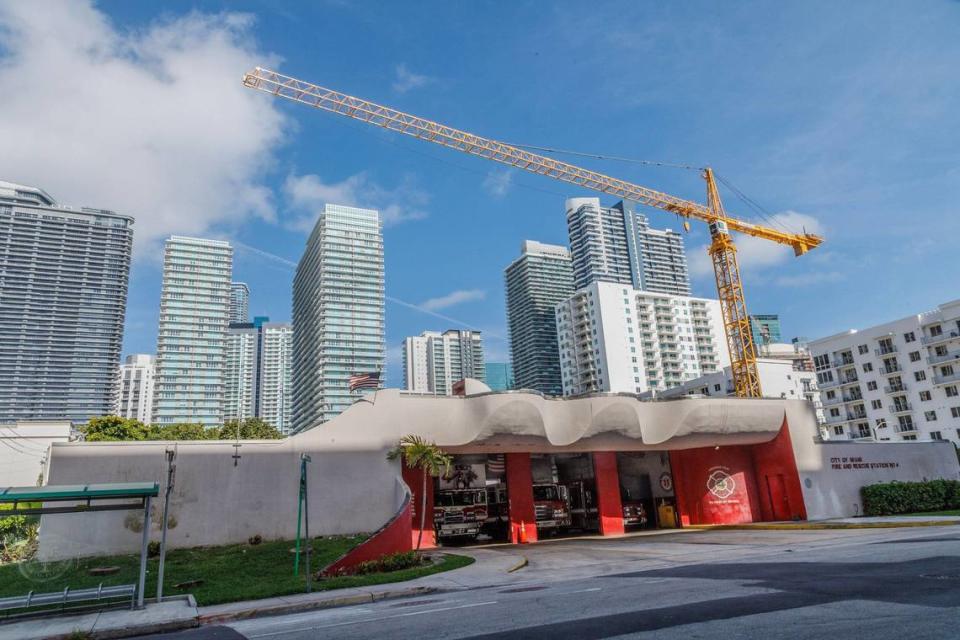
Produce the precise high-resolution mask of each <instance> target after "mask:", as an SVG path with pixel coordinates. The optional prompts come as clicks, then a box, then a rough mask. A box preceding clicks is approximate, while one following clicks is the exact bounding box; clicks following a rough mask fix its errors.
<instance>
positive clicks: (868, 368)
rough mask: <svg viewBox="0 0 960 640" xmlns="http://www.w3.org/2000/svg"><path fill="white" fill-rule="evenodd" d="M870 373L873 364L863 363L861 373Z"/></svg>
mask: <svg viewBox="0 0 960 640" xmlns="http://www.w3.org/2000/svg"><path fill="white" fill-rule="evenodd" d="M871 371H873V363H872V362H865V363H864V365H863V372H864V373H870V372H871Z"/></svg>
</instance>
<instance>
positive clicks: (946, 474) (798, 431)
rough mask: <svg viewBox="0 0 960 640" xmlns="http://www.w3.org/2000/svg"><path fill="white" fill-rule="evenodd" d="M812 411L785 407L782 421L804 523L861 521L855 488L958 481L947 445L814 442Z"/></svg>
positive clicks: (958, 467) (954, 459)
mask: <svg viewBox="0 0 960 640" xmlns="http://www.w3.org/2000/svg"><path fill="white" fill-rule="evenodd" d="M811 412H812V407H810V406H809V405H805V404H803V403H789V404H788V410H787V420H788V422H789V424H790V438H791V440H792V442H793V448H794V452H795V453H796V460H797V470H798V471H799V473H800V485H801V487H802V489H803V499H804V502H805V504H806V507H807V518H808V519H809V520H822V519H825V518H840V517H852V516H859V515H863V501H862V500H861V498H860V488H861V487H863V486H865V485H868V484H875V483H878V482H892V481H894V480H898V481H901V482H920V481H925V480H933V479H936V478H947V479H951V480H956V479H960V465H958V463H957V454H956V452H955V450H954V446H953V444H952V443H950V442H946V441H941V442H863V443H859V442H842V441H839V442H838V441H834V442H824V443H818V442H815V441H814V437H813V435H812V434H811V432H810V429H809V426H807V427H804V426H802V425H804V424H806V425H809V420H811V415H810V414H811Z"/></svg>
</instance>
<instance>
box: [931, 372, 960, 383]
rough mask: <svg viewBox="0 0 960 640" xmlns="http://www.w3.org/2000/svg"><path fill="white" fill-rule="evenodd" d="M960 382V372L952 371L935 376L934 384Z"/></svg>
mask: <svg viewBox="0 0 960 640" xmlns="http://www.w3.org/2000/svg"><path fill="white" fill-rule="evenodd" d="M952 382H960V373H951V374H948V375H943V376H933V384H950V383H952Z"/></svg>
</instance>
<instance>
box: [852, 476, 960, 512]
mask: <svg viewBox="0 0 960 640" xmlns="http://www.w3.org/2000/svg"><path fill="white" fill-rule="evenodd" d="M860 495H861V496H862V497H863V514H864V515H867V516H888V515H893V514H897V513H917V512H922V511H945V510H948V509H960V480H930V481H929V482H887V483H882V484H871V485H867V486H865V487H861V488H860Z"/></svg>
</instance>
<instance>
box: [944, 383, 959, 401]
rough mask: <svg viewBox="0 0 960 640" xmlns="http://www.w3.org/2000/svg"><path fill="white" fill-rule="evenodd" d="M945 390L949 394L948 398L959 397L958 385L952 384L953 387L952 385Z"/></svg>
mask: <svg viewBox="0 0 960 640" xmlns="http://www.w3.org/2000/svg"><path fill="white" fill-rule="evenodd" d="M943 390H944V391H946V392H947V397H948V398H956V397H957V385H955V384H952V385H950V386H949V387H944V388H943Z"/></svg>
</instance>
